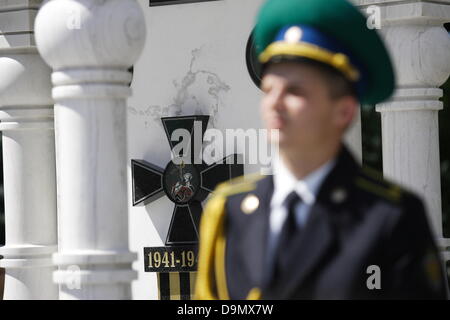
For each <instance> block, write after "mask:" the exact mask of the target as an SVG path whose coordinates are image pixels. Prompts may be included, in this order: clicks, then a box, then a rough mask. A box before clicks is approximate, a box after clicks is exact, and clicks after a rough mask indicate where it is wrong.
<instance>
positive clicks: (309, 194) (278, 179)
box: [271, 158, 336, 207]
mask: <svg viewBox="0 0 450 320" xmlns="http://www.w3.org/2000/svg"><path fill="white" fill-rule="evenodd" d="M335 162H336V159H335V158H333V159H331V160H329V161H328V162H326V163H325V164H323V165H322V166H321V167H319V168H317V169H316V170H314V171H313V172H311V173H310V174H308V175H307V176H306V177H304V178H303V179H301V180H298V179H297V178H296V177H295V176H294V175H293V174H292V172H291V171H290V170H289V169H288V168H287V167H286V165H285V164H284V162H283V160H282V159H281V158H278V159H276V160H274V162H273V172H274V178H273V181H274V193H273V197H272V200H271V206H272V207H274V206H281V205H282V203H283V201H284V200H285V199H286V197H287V195H288V194H289V193H290V192H291V191H293V190H295V191H296V192H297V194H298V195H299V196H300V197H301V199H302V200H303V202H304V203H306V204H308V205H312V204H314V202H315V201H316V197H317V193H318V191H319V188H320V186H321V184H322V182H323V180H324V179H325V177H326V176H327V175H328V173H329V172H330V171H331V169H332V168H333V166H334V164H335Z"/></svg>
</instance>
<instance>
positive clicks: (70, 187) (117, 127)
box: [35, 0, 146, 299]
mask: <svg viewBox="0 0 450 320" xmlns="http://www.w3.org/2000/svg"><path fill="white" fill-rule="evenodd" d="M35 29H36V43H37V46H38V49H39V52H40V54H41V56H42V57H43V58H44V60H45V61H46V62H47V63H48V64H49V65H50V66H51V67H52V68H53V74H52V82H53V92H52V95H53V99H54V100H55V134H56V164H57V186H58V219H59V252H58V253H57V254H55V255H54V262H55V263H56V264H57V265H58V266H59V268H60V270H59V271H57V272H55V274H54V280H55V281H56V283H58V284H61V289H60V298H61V299H129V298H130V297H131V290H130V283H131V281H132V280H133V279H135V278H136V272H135V271H133V270H132V268H131V263H132V262H133V261H134V260H135V259H136V254H135V253H131V252H129V249H128V216H127V211H128V206H127V181H126V170H127V163H126V157H127V152H126V149H127V148H126V99H127V97H129V96H130V94H131V90H130V88H129V86H128V83H129V82H130V79H131V75H130V73H129V72H127V69H128V68H129V67H130V66H131V65H133V63H134V62H135V61H136V60H137V59H138V56H139V55H140V53H141V51H142V49H143V46H144V42H145V33H146V29H145V21H144V17H143V14H142V12H141V8H140V6H139V5H138V4H137V3H136V2H135V1H133V0H58V1H56V0H52V1H49V2H47V3H46V4H45V5H43V7H42V8H41V9H40V11H39V13H38V16H37V17H36V23H35Z"/></svg>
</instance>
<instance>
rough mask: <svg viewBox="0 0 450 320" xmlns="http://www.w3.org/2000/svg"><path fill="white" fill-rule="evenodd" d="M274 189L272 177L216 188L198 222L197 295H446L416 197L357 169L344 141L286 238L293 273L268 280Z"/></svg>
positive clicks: (428, 231) (378, 177) (231, 183)
mask: <svg viewBox="0 0 450 320" xmlns="http://www.w3.org/2000/svg"><path fill="white" fill-rule="evenodd" d="M272 192H273V179H272V176H262V177H261V176H258V177H255V176H254V177H252V178H248V179H244V178H238V179H236V180H234V181H232V182H229V183H225V184H222V185H221V186H219V187H218V188H217V190H216V193H215V195H214V196H213V198H211V200H210V201H209V202H208V204H207V206H206V208H205V211H204V214H203V217H202V222H201V229H200V252H199V270H198V277H197V284H196V298H197V299H228V298H231V299H246V298H248V299H253V298H263V299H445V298H446V296H447V289H446V287H447V285H446V277H445V276H444V272H443V268H442V264H441V261H440V257H439V254H438V250H437V248H436V245H435V243H434V240H433V237H432V233H431V231H430V227H429V224H428V221H427V217H426V214H425V210H424V206H423V204H422V202H421V201H420V200H419V199H418V198H417V197H416V196H414V195H413V194H411V193H409V192H407V191H405V190H403V189H401V188H400V187H399V186H397V185H395V184H392V183H389V182H387V181H386V180H384V179H382V178H381V176H380V175H379V174H376V173H374V172H372V171H369V170H368V169H363V168H361V167H360V166H359V165H358V164H357V163H356V161H355V160H354V159H353V157H352V155H351V154H350V153H349V152H348V151H347V149H346V148H345V147H343V148H342V149H341V152H340V154H339V156H338V158H337V161H336V164H335V166H334V168H333V169H332V170H331V172H330V173H329V174H328V176H327V177H326V178H325V180H324V182H323V184H322V186H321V187H320V190H319V193H318V195H317V199H316V202H315V204H314V205H313V206H312V208H311V211H310V214H309V218H308V221H307V223H306V225H305V227H304V228H303V230H302V232H301V233H299V234H298V235H296V236H295V237H294V240H293V241H294V242H295V245H294V246H293V248H292V249H291V250H290V251H291V252H290V253H289V256H290V257H291V260H290V269H291V271H290V272H288V273H284V274H281V275H279V276H278V277H277V278H276V279H273V281H272V279H271V277H270V275H269V273H268V269H267V263H266V256H265V255H266V249H267V243H268V230H269V214H270V201H271V196H272ZM255 197H256V199H258V200H259V201H255ZM249 199H251V200H249Z"/></svg>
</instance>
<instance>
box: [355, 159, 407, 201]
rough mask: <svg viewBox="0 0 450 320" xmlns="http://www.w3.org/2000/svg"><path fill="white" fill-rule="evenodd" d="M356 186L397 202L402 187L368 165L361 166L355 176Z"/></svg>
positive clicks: (400, 195)
mask: <svg viewBox="0 0 450 320" xmlns="http://www.w3.org/2000/svg"><path fill="white" fill-rule="evenodd" d="M355 184H356V186H357V187H359V188H361V189H364V190H366V191H369V192H370V193H373V194H376V195H378V196H380V197H382V198H385V199H387V200H390V201H392V202H399V201H400V199H401V197H402V193H403V191H402V189H401V188H400V186H398V185H397V184H395V183H392V182H390V181H389V180H386V179H385V178H383V175H382V174H381V173H380V172H378V171H376V170H374V169H372V168H369V167H363V168H362V169H361V170H360V174H359V175H357V176H356V179H355Z"/></svg>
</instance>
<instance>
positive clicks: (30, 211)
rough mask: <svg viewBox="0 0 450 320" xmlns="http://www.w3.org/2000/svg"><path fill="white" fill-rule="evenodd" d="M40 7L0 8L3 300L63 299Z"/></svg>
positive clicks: (31, 3) (3, 5)
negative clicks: (37, 36)
mask: <svg viewBox="0 0 450 320" xmlns="http://www.w3.org/2000/svg"><path fill="white" fill-rule="evenodd" d="M39 2H40V1H21V2H20V4H19V2H18V1H12V2H8V1H7V2H6V3H5V2H4V1H3V2H2V3H1V4H0V75H1V76H0V121H1V122H0V131H2V139H3V140H2V143H3V169H4V186H5V224H6V226H5V227H6V243H5V246H4V247H2V248H0V255H3V256H4V259H2V260H0V267H2V268H5V269H6V274H5V291H4V299H58V287H57V285H55V284H54V283H53V281H52V273H53V271H54V270H55V267H54V266H53V264H52V260H51V255H52V254H53V253H54V252H56V250H57V230H56V181H55V145H54V129H53V101H52V99H51V96H50V92H51V84H50V69H49V68H48V66H47V65H46V64H45V63H44V61H42V59H41V58H40V57H39V55H38V52H37V50H36V47H35V44H34V36H33V21H34V17H35V15H36V13H37V9H38V3H39Z"/></svg>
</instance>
